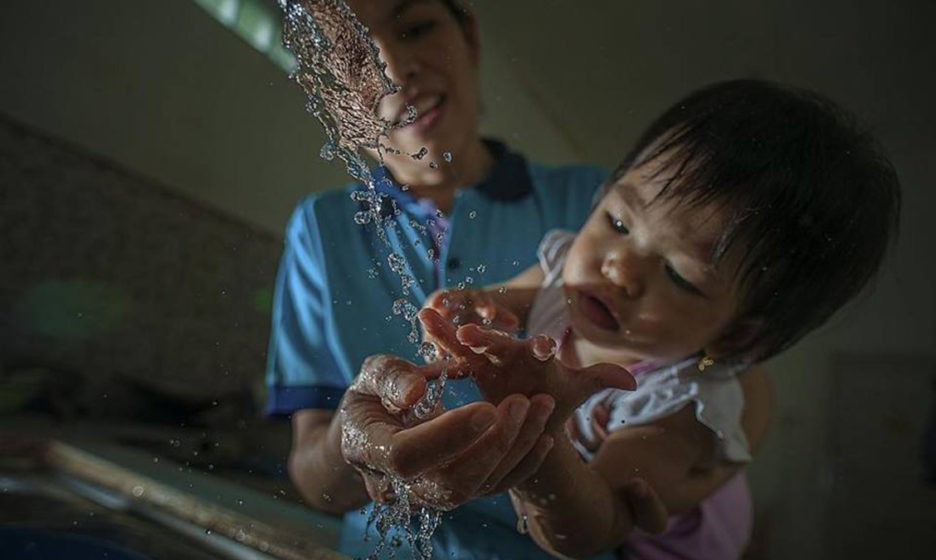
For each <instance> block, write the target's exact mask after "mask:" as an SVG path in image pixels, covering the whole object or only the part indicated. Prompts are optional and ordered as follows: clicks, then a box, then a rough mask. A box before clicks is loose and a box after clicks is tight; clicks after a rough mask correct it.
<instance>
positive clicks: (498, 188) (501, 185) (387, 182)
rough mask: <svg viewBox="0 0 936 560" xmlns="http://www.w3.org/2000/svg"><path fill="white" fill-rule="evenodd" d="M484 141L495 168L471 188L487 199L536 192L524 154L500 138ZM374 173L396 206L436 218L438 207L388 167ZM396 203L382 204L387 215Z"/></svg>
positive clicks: (380, 190)
mask: <svg viewBox="0 0 936 560" xmlns="http://www.w3.org/2000/svg"><path fill="white" fill-rule="evenodd" d="M484 144H485V146H487V149H488V150H489V151H490V152H491V155H492V156H494V167H493V168H492V169H491V173H490V174H489V175H488V176H487V177H486V178H485V179H484V180H483V181H481V182H480V183H478V184H476V185H474V186H472V187H468V188H474V189H476V190H477V191H478V192H479V193H481V194H482V195H484V196H486V197H488V198H491V199H493V200H501V201H510V200H516V199H519V198H523V197H524V196H526V195H527V194H529V193H530V192H532V191H533V183H532V179H531V178H530V172H529V169H528V168H527V163H526V159H525V158H524V157H523V156H521V155H520V154H518V153H515V152H512V151H510V149H509V148H507V146H506V145H505V144H504V143H503V142H499V141H497V140H489V139H485V140H484ZM371 174H372V176H373V178H374V185H375V189H376V190H377V192H378V193H380V194H382V195H385V196H389V197H390V198H391V199H392V200H393V202H394V204H395V205H398V206H400V207H402V208H404V209H405V210H406V211H407V213H408V214H410V215H412V216H414V217H416V218H417V219H418V220H419V221H420V222H422V223H426V222H427V221H428V220H429V219H430V218H434V217H436V216H435V213H436V209H435V206H434V205H433V204H431V203H430V204H427V203H426V202H428V201H425V200H420V199H417V198H416V197H415V196H413V195H412V194H411V193H409V192H407V191H405V190H403V188H402V187H401V186H400V185H399V183H397V182H396V180H395V179H394V178H393V176H392V175H390V172H389V170H388V169H387V168H386V167H385V166H383V165H381V166H378V167H377V168H376V169H374V170H373V171H372V172H371ZM394 204H381V211H382V213H384V214H385V217H386V215H389V214H390V213H392V212H393V211H394V208H393V207H394Z"/></svg>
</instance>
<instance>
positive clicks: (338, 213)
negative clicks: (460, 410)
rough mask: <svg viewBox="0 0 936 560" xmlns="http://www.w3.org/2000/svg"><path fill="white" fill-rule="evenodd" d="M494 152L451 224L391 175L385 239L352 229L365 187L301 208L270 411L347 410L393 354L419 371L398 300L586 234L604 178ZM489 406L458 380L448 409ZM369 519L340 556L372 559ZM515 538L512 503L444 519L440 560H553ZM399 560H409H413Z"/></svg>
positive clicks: (354, 528)
mask: <svg viewBox="0 0 936 560" xmlns="http://www.w3.org/2000/svg"><path fill="white" fill-rule="evenodd" d="M488 147H489V149H490V150H491V151H492V153H493V155H494V156H495V164H494V167H493V169H492V171H491V173H490V175H489V176H488V177H487V178H486V179H485V180H484V181H483V182H481V183H478V184H476V185H473V186H470V187H466V188H463V189H460V190H459V191H458V192H457V193H456V196H455V201H454V204H453V206H452V209H451V211H450V213H449V214H448V216H445V217H444V218H443V217H440V216H439V215H438V214H437V213H436V212H435V209H434V208H433V207H432V206H431V205H427V204H426V201H420V200H417V199H415V198H414V197H412V196H411V195H410V194H409V193H407V192H406V191H405V189H403V188H401V187H400V186H398V185H396V184H394V183H393V182H392V178H390V177H389V176H388V175H387V174H386V171H385V170H383V169H381V168H378V169H377V170H375V173H374V175H375V178H376V179H377V181H376V183H377V190H378V195H379V196H380V199H381V200H380V208H381V211H382V212H383V214H384V216H385V217H386V218H387V219H389V220H392V221H393V222H394V223H395V227H389V228H388V227H384V231H385V232H386V235H385V236H384V237H383V238H381V236H379V235H378V232H377V231H376V227H378V226H377V225H376V224H375V223H373V222H372V223H369V224H366V225H360V224H358V223H356V221H355V219H354V216H355V214H357V213H358V212H361V211H362V210H366V207H365V205H366V204H367V203H366V202H360V201H356V200H354V199H353V198H352V193H353V192H355V191H359V190H361V189H362V188H363V187H362V186H360V185H357V184H352V185H349V186H347V187H346V188H344V189H342V190H338V191H331V192H326V193H316V194H312V195H309V196H307V197H306V198H305V199H304V200H302V201H301V202H300V204H299V206H298V207H297V208H296V210H295V212H294V213H293V215H292V218H291V219H290V221H289V225H288V227H287V230H286V239H285V249H284V252H283V257H282V260H281V263H280V269H279V274H278V276H277V280H276V292H275V296H274V301H273V326H272V333H271V337H270V346H269V355H268V364H267V379H266V381H267V408H266V412H267V413H268V414H271V415H288V414H290V413H292V412H294V411H296V410H301V409H335V408H337V406H338V404H339V402H340V400H341V397H342V395H343V394H344V391H345V389H346V388H347V387H348V386H349V385H350V383H351V381H352V379H353V378H354V376H355V375H356V374H357V372H358V369H359V368H360V366H361V363H362V362H363V361H364V359H365V358H366V357H367V356H370V355H373V354H381V353H390V354H395V355H398V356H402V357H404V358H406V359H409V360H411V361H414V362H416V361H419V357H418V355H417V345H416V344H414V343H412V342H410V341H409V339H408V335H409V334H410V332H411V325H410V322H409V321H407V320H406V319H405V318H404V317H403V316H402V315H395V314H394V313H393V307H394V302H395V301H398V300H400V299H401V298H404V299H405V300H406V301H407V302H409V303H410V304H412V305H413V306H414V307H415V308H419V307H421V306H422V303H423V301H424V300H425V298H426V296H427V295H428V294H430V293H432V292H433V291H435V290H437V289H439V288H442V287H455V286H458V285H459V284H462V283H464V284H465V285H469V284H471V285H474V286H484V285H487V284H492V283H496V282H501V281H503V280H506V279H508V278H511V277H513V276H515V275H516V274H518V273H520V272H522V271H523V270H525V269H526V268H528V267H529V266H531V265H532V264H534V263H535V262H536V248H537V246H538V245H539V242H540V240H541V239H542V238H543V236H544V235H545V234H546V232H548V231H549V230H551V229H555V228H564V229H570V230H573V231H576V230H578V229H579V228H580V227H581V225H582V224H583V223H584V221H585V219H586V218H587V217H588V213H589V211H590V208H591V206H592V201H593V200H592V199H593V197H594V195H595V192H596V190H597V188H598V187H599V185H600V184H601V182H602V181H603V180H604V179H605V177H606V175H607V174H606V173H605V171H604V170H602V169H600V168H597V167H593V166H584V165H566V166H545V165H539V164H531V163H528V162H527V161H526V160H525V159H524V158H523V157H522V156H520V155H519V154H516V153H514V152H511V151H509V150H508V149H507V148H506V147H505V146H504V145H503V144H500V143H497V142H488ZM383 179H388V180H383ZM440 233H441V235H440ZM384 239H385V240H386V241H385V240H384ZM393 253H397V254H399V255H402V256H403V257H404V260H405V264H404V271H405V273H406V275H408V276H409V277H410V278H412V282H410V287H409V288H408V289H407V290H404V286H403V282H402V281H401V278H400V275H399V274H398V273H397V272H396V271H394V270H393V269H392V267H391V264H390V261H389V258H390V255H391V254H393ZM397 268H398V269H399V267H397ZM398 307H399V305H398ZM477 398H479V395H478V393H477V390H476V388H475V387H474V385H473V384H471V383H470V382H450V383H449V385H448V386H447V390H446V391H445V395H444V399H445V402H446V405H447V406H457V405H459V404H462V403H464V402H470V401H472V400H476V399H477ZM369 509H370V508H367V510H368V511H369ZM366 520H367V512H365V513H361V512H359V511H352V512H350V513H348V514H347V515H346V516H345V526H344V531H343V537H342V546H341V552H343V553H345V554H349V555H351V556H362V557H366V556H368V555H369V554H371V553H372V552H373V549H374V540H373V538H371V539H370V541H369V542H365V541H364V540H363V537H364V533H365V526H366ZM515 527H516V516H515V514H514V512H513V509H512V507H511V505H510V500H509V498H508V497H507V495H506V494H503V495H501V496H494V497H491V498H483V499H478V500H474V501H472V502H470V503H469V504H466V505H465V506H462V507H461V508H458V509H457V510H455V511H453V512H450V513H446V514H445V519H444V520H443V523H442V525H441V526H440V528H439V529H438V530H437V531H436V533H435V536H434V538H433V541H434V543H435V544H436V547H435V552H434V557H438V558H466V559H467V558H513V559H519V558H548V556H547V555H546V554H545V553H543V551H542V550H540V549H539V548H538V547H537V546H536V545H535V544H534V543H533V541H532V540H531V539H530V538H529V537H528V536H524V535H519V534H517V532H516V529H515ZM371 537H373V529H371ZM403 540H404V544H403V548H404V549H405V547H406V544H405V538H404V539H403ZM387 552H388V554H389V552H390V550H388V551H387ZM393 552H395V553H396V556H397V557H398V558H408V557H409V552H408V551H405V550H400V549H394V550H393Z"/></svg>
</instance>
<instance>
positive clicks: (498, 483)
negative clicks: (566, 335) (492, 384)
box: [339, 319, 554, 510]
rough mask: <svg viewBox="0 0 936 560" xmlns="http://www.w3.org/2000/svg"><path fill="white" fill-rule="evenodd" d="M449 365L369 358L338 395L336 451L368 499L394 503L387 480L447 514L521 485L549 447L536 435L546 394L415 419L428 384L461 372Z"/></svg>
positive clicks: (549, 404) (547, 411)
mask: <svg viewBox="0 0 936 560" xmlns="http://www.w3.org/2000/svg"><path fill="white" fill-rule="evenodd" d="M440 320H441V319H440ZM454 366H455V364H454V363H452V362H449V361H447V362H436V363H433V364H429V365H425V366H417V365H415V364H412V363H410V362H407V361H405V360H403V359H401V358H397V357H395V356H389V355H379V356H373V357H371V358H369V359H368V360H367V361H366V362H365V364H364V366H363V368H362V370H361V373H360V374H359V375H358V377H357V378H356V380H355V382H354V384H353V385H352V386H351V387H350V388H349V389H348V391H347V392H346V393H345V396H344V399H343V400H342V403H341V407H340V409H339V414H341V421H342V441H341V452H342V455H343V457H344V458H345V460H346V461H347V462H348V463H350V464H351V465H353V466H354V467H355V468H357V470H358V471H359V472H360V473H361V475H362V476H363V478H364V481H365V484H366V486H367V490H368V494H369V495H370V496H371V497H372V498H373V499H375V500H377V501H381V502H386V501H391V500H394V499H397V498H398V496H395V495H394V494H393V484H392V481H393V480H394V479H395V480H398V481H404V482H405V483H406V484H407V485H408V486H409V488H410V492H409V495H408V496H407V498H408V499H409V503H410V505H411V506H420V505H428V506H431V507H434V508H437V509H443V510H448V509H452V508H454V507H457V506H458V505H461V504H463V503H465V502H467V501H469V500H471V499H472V498H475V497H478V496H481V495H485V494H490V493H497V492H501V491H504V490H506V489H507V488H509V487H511V486H514V485H516V484H517V483H519V482H521V481H523V480H525V479H526V478H528V477H529V476H530V475H532V474H533V473H534V472H536V471H537V469H538V468H539V466H540V464H541V463H542V461H543V459H544V458H545V456H546V454H547V453H548V452H549V450H550V449H551V448H552V444H553V440H552V437H551V436H549V435H546V434H544V433H543V432H544V429H545V426H546V424H547V421H548V419H549V417H550V415H551V414H552V411H553V408H554V401H553V399H552V397H550V396H548V395H537V394H533V393H530V394H529V395H526V394H524V395H519V394H518V395H505V397H504V398H503V399H501V400H500V401H499V402H498V404H497V405H494V404H491V403H489V402H475V403H471V404H468V405H465V406H462V407H459V408H456V409H452V410H448V411H443V410H442V409H441V408H439V407H436V408H435V409H433V410H431V411H430V413H429V414H428V415H426V416H423V417H420V418H417V417H416V416H415V415H414V414H413V413H412V411H413V409H414V408H416V407H417V405H418V404H419V403H420V402H421V400H422V399H423V397H424V396H425V395H426V392H427V387H428V381H429V380H432V379H435V378H438V377H439V376H440V375H441V374H442V371H443V370H446V371H447V373H446V375H447V376H448V377H449V378H450V379H452V378H457V377H461V376H464V375H465V372H463V371H459V370H458V369H457V368H456V367H454Z"/></svg>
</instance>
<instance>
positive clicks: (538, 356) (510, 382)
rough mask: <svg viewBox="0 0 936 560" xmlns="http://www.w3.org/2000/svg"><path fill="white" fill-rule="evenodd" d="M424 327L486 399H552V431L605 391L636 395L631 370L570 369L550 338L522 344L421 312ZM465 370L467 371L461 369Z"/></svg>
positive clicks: (614, 367) (503, 335)
mask: <svg viewBox="0 0 936 560" xmlns="http://www.w3.org/2000/svg"><path fill="white" fill-rule="evenodd" d="M419 320H420V321H421V322H422V323H423V328H424V329H425V330H426V332H427V333H428V334H429V335H430V336H431V337H432V338H433V339H434V340H435V341H436V343H437V345H438V346H439V348H440V349H441V350H443V351H445V352H447V353H449V354H451V355H452V356H454V357H455V358H456V359H457V360H459V361H460V362H461V363H462V365H461V366H456V367H457V368H458V369H459V371H460V373H461V374H462V375H464V373H465V371H464V370H467V371H469V372H470V373H471V374H473V375H474V379H475V381H476V383H477V384H478V387H479V388H480V389H481V392H482V393H483V394H484V396H485V398H486V399H488V400H490V401H491V402H492V403H494V404H497V403H499V402H500V401H501V400H502V399H504V398H506V397H507V396H509V395H514V394H521V395H534V394H547V395H552V396H553V398H555V400H556V410H555V412H554V413H553V416H552V418H551V419H550V424H549V426H548V427H547V428H548V430H549V431H552V430H556V431H560V430H562V429H563V424H564V423H565V420H566V419H567V418H568V417H569V416H570V415H571V414H572V411H573V410H575V408H576V407H577V406H579V405H580V404H581V403H582V402H584V401H585V400H586V399H587V398H588V397H590V396H591V395H593V394H594V393H596V392H598V391H600V390H602V389H605V388H617V389H625V390H632V389H634V388H635V387H636V386H637V384H636V382H635V381H634V378H633V377H632V376H631V375H630V373H628V371H627V370H626V369H624V368H622V367H620V366H617V365H614V364H596V365H593V366H590V367H587V368H581V369H578V368H571V367H568V366H566V365H565V364H563V363H562V362H560V361H559V360H557V359H555V356H554V354H555V342H553V341H552V339H550V338H549V337H546V336H542V335H541V336H535V337H532V338H530V339H527V340H519V339H517V338H515V337H513V336H510V335H508V334H506V333H503V332H499V331H496V330H490V329H484V328H482V327H479V326H478V325H474V324H470V325H464V326H461V327H459V328H457V329H456V328H455V327H453V326H452V325H451V324H449V323H448V322H447V321H445V320H444V319H443V318H442V317H441V316H440V315H439V314H438V313H435V312H433V311H432V310H429V309H423V310H422V311H420V312H419ZM462 368H463V369H462Z"/></svg>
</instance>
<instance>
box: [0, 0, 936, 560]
mask: <svg viewBox="0 0 936 560" xmlns="http://www.w3.org/2000/svg"><path fill="white" fill-rule="evenodd" d="M474 4H475V7H476V9H477V11H478V13H479V15H480V19H481V22H482V29H483V39H484V42H485V52H484V55H483V72H484V73H483V78H484V89H485V107H486V115H485V120H484V126H485V127H486V129H487V130H489V131H492V132H494V133H497V134H500V135H502V136H504V137H506V138H507V139H508V140H510V141H511V142H513V143H514V144H515V145H517V146H518V147H520V148H522V149H524V150H525V151H527V152H528V153H530V154H531V155H533V156H535V157H538V158H542V159H549V160H573V159H579V158H587V159H591V160H595V161H598V162H601V163H604V164H607V165H612V164H613V163H614V162H615V160H616V159H617V158H618V157H620V155H621V153H622V152H623V151H624V147H625V146H627V144H628V143H629V142H631V141H632V140H633V139H634V137H635V136H636V135H637V133H638V132H639V130H640V129H641V127H643V126H644V125H646V123H647V122H649V120H650V119H651V118H652V117H653V116H654V115H655V114H657V113H658V112H659V111H660V110H662V109H663V108H664V107H665V106H667V105H668V104H669V103H671V102H672V101H674V100H675V99H676V98H678V97H679V96H681V95H683V94H684V93H686V92H687V91H688V90H689V89H691V88H693V87H696V86H699V85H702V84H704V83H708V82H710V81H713V80H717V79H724V78H728V77H737V76H755V77H766V78H773V79H779V80H783V81H788V82H792V83H795V84H798V85H802V86H807V87H812V88H816V89H819V90H821V91H823V92H825V93H827V94H829V95H831V96H832V97H834V98H836V99H838V100H840V101H842V102H843V103H844V104H846V105H847V106H849V107H851V108H852V109H854V110H855V111H857V112H858V113H859V114H861V115H862V116H863V117H864V118H865V120H866V121H868V122H869V123H870V124H871V125H872V126H873V127H874V129H875V130H876V131H877V132H878V133H879V136H880V137H881V139H882V141H883V142H884V143H885V145H886V147H887V149H888V150H889V152H890V153H891V155H892V157H893V160H894V163H895V164H896V166H897V167H898V169H899V172H900V175H901V178H902V180H903V183H904V187H905V191H904V195H905V211H904V215H903V231H902V236H901V240H900V242H899V244H898V246H897V247H896V250H895V251H894V253H893V254H892V256H891V258H890V260H889V262H888V265H887V268H886V270H885V271H884V273H883V274H882V276H881V278H880V280H879V282H878V283H877V288H876V290H875V291H874V292H873V293H872V294H871V295H870V296H868V297H867V298H865V299H864V300H863V301H861V302H859V303H858V304H857V305H855V306H854V308H853V309H852V310H850V311H849V312H848V313H846V314H845V315H844V316H842V317H841V318H839V319H838V320H836V321H834V324H833V325H831V326H830V327H829V328H827V329H824V330H823V331H822V332H821V333H818V334H817V335H815V336H813V337H812V338H811V339H809V340H808V341H806V342H804V343H803V344H802V345H800V346H799V347H798V348H796V349H794V350H792V351H791V352H789V353H787V354H786V355H785V356H783V357H781V358H779V359H777V360H775V361H773V362H772V363H771V364H769V366H770V369H771V370H772V375H773V379H774V381H775V383H776V388H777V421H776V424H775V428H774V431H773V434H772V438H771V440H770V443H769V445H768V447H767V449H765V450H764V452H763V454H762V456H761V458H760V461H759V464H758V465H757V466H755V468H754V469H753V471H752V475H753V478H754V482H755V486H756V489H757V493H758V497H759V500H760V503H761V504H765V505H764V506H763V507H764V508H766V509H768V510H770V511H771V512H772V515H773V523H772V533H773V534H772V546H771V548H772V551H771V557H772V558H822V557H823V556H824V552H823V546H824V541H823V531H824V528H825V518H824V516H825V511H824V509H823V499H824V498H823V496H824V495H825V493H826V492H827V490H828V484H829V478H828V477H829V473H830V465H829V462H828V454H829V451H828V438H829V436H828V434H829V427H828V418H829V417H830V412H829V403H830V396H831V392H832V391H833V390H837V389H836V388H834V387H833V386H832V385H831V382H830V377H829V375H828V373H829V371H830V369H829V368H830V366H829V364H830V363H831V361H832V360H833V359H834V357H835V356H836V355H840V354H855V353H860V352H873V353H881V354H887V353H896V354H928V353H929V354H931V353H933V351H934V350H933V349H934V347H936V344H934V343H936V329H934V319H933V317H934V316H936V314H934V311H936V309H934V290H933V286H934V285H936V265H934V262H933V259H932V257H931V253H932V250H931V248H929V247H928V246H927V245H926V244H925V243H924V242H923V240H928V239H933V237H934V233H936V231H934V229H936V225H934V222H933V221H932V220H931V219H930V218H929V214H930V213H931V211H932V209H933V208H934V200H933V198H934V196H936V195H934V194H933V189H932V188H931V186H932V185H933V184H934V181H936V163H934V162H933V159H932V154H933V153H934V152H936V124H934V123H936V109H934V107H933V105H932V103H931V101H932V99H936V84H934V81H936V75H934V74H933V73H932V72H931V71H930V70H927V68H930V67H931V66H932V60H933V59H934V58H936V57H934V54H936V48H934V42H933V40H932V32H931V30H930V29H929V27H930V26H931V24H932V22H933V21H936V5H934V4H933V3H931V2H928V1H926V0H916V1H906V2H901V3H885V2H878V1H872V0H860V1H846V0H830V1H825V2H822V3H819V4H817V3H813V2H806V1H805V0H791V1H783V2H781V1H779V0H777V1H769V2H768V1H765V0H760V1H742V0H731V1H727V2H720V3H701V2H692V1H679V2H656V1H653V0H633V1H629V2H620V1H619V0H601V1H599V0H593V1H590V2H587V3H583V2H580V1H578V0H538V1H536V2H533V1H532V0H530V1H524V2H517V1H511V2H481V1H477V2H475V3H474ZM586 6H587V7H586ZM0 44H2V48H0V71H2V73H3V74H2V75H3V76H4V78H3V80H4V85H3V87H2V88H0V112H3V113H5V114H7V115H9V116H11V117H13V118H15V119H17V120H19V121H22V122H25V123H28V124H30V125H31V126H34V127H37V128H39V129H41V130H44V131H47V132H49V133H51V134H53V135H55V136H59V137H62V138H65V139H67V140H69V141H72V142H75V143H77V144H80V145H81V146H84V147H86V148H87V149H88V150H90V151H92V152H96V153H99V154H103V155H105V156H106V157H108V158H111V159H113V160H115V161H117V162H120V163H122V164H124V165H126V166H127V167H129V168H131V169H133V170H135V171H137V172H139V173H142V174H144V175H146V176H148V177H150V178H152V179H154V180H155V181H157V182H159V183H162V184H165V185H169V186H170V187H171V188H174V189H178V190H180V191H182V192H185V193H188V194H189V195H191V196H193V197H196V198H198V199H199V200H203V201H206V202H207V203H209V204H210V205H213V206H215V207H217V208H219V209H221V210H223V211H224V212H227V213H230V214H231V215H234V216H238V217H240V218H243V219H245V220H248V221H250V222H252V223H254V224H257V225H259V226H261V227H263V228H264V229H266V230H268V231H273V232H279V231H280V230H281V229H282V224H283V223H284V220H285V218H286V216H287V215H288V212H289V209H290V208H291V206H292V204H293V203H294V202H295V200H296V199H298V198H299V197H300V196H301V194H302V193H304V192H306V191H308V190H311V189H314V188H321V187H323V186H325V185H334V184H336V183H339V182H341V181H343V180H344V175H343V172H342V170H341V169H339V167H338V166H336V165H332V164H324V163H322V162H320V161H319V160H318V159H317V157H316V154H317V153H318V147H319V145H320V144H321V137H320V135H319V132H318V125H317V123H316V122H315V121H314V120H313V119H312V118H311V117H309V116H307V115H305V113H304V112H303V110H302V99H301V96H300V94H299V92H298V89H297V88H296V87H295V86H294V85H293V84H291V83H290V82H289V81H288V80H287V79H286V78H285V77H284V76H283V75H282V73H281V72H279V71H278V70H277V69H276V68H275V67H273V65H272V64H270V63H269V62H268V61H267V60H266V59H264V58H263V57H262V56H261V55H258V54H256V53H254V52H253V51H252V50H251V49H250V48H249V47H247V46H246V45H245V44H243V43H242V42H241V41H240V40H239V39H238V38H237V37H235V36H233V35H232V34H230V33H229V32H228V31H226V30H224V29H223V28H221V26H219V25H217V24H216V23H215V22H213V21H211V20H210V19H209V18H208V17H206V16H205V15H204V14H203V13H201V12H200V9H199V8H198V7H197V6H195V5H194V3H192V2H189V1H188V0H171V1H166V2H155V1H152V0H151V1H148V2H147V1H143V2H125V1H121V0H92V1H87V2H81V3H78V2H56V3H54V4H53V3H50V2H30V1H28V0H11V1H8V2H6V4H5V15H4V18H3V19H2V20H0ZM885 383H886V380H882V388H883V387H884V386H885ZM921 398H922V397H921Z"/></svg>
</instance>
